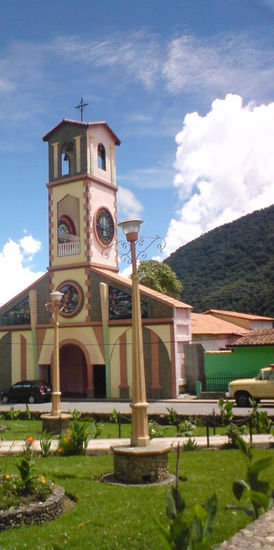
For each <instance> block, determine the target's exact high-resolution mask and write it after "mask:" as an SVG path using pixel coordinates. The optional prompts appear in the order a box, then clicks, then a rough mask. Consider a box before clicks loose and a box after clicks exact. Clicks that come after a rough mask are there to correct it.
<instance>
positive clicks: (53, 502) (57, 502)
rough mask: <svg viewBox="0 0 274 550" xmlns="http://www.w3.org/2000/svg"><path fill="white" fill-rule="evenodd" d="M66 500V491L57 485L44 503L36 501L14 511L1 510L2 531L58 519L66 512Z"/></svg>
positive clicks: (0, 529)
mask: <svg viewBox="0 0 274 550" xmlns="http://www.w3.org/2000/svg"><path fill="white" fill-rule="evenodd" d="M64 499H65V489H64V488H63V487H61V486H60V485H55V487H54V488H53V491H52V493H51V495H50V496H49V497H48V498H47V500H45V501H44V502H39V501H35V502H32V503H30V504H28V505H20V506H18V507H17V508H14V509H13V510H1V511H0V531H4V530H6V529H13V528H14V527H22V525H32V524H34V523H36V524H37V523H38V524H39V523H40V524H41V523H46V522H47V521H51V520H53V519H56V518H58V517H59V516H60V515H61V514H62V513H63V511H64Z"/></svg>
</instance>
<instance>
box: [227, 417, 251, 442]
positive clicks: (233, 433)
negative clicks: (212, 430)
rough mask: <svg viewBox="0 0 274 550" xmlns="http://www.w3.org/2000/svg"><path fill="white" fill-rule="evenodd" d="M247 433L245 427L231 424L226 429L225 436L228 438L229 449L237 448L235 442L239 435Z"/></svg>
mask: <svg viewBox="0 0 274 550" xmlns="http://www.w3.org/2000/svg"><path fill="white" fill-rule="evenodd" d="M246 432H247V429H246V426H244V425H242V426H237V424H234V423H233V422H231V423H230V424H229V425H228V427H227V429H226V435H227V437H228V446H229V447H234V448H236V447H238V444H237V440H238V437H240V436H241V435H244V434H245V433H246Z"/></svg>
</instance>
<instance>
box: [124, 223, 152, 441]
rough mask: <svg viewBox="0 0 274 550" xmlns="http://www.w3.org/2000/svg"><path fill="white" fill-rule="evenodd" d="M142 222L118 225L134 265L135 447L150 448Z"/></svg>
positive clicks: (133, 401)
mask: <svg viewBox="0 0 274 550" xmlns="http://www.w3.org/2000/svg"><path fill="white" fill-rule="evenodd" d="M141 223H143V222H142V220H125V221H124V222H121V223H119V224H118V225H119V226H120V227H121V228H122V230H123V232H124V234H125V236H126V239H127V241H128V243H129V244H130V253H131V264H132V403H131V405H130V406H131V409H132V435H131V446H132V447H146V446H147V445H149V442H150V438H149V435H148V417H147V408H148V403H147V400H146V385H145V368H144V350H143V331H142V316H141V302H140V291H139V281H138V274H137V262H136V241H138V233H139V229H140V225H141Z"/></svg>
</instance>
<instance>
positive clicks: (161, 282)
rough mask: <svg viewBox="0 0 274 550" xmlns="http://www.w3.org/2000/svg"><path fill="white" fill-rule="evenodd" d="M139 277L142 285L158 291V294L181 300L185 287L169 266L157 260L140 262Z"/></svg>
mask: <svg viewBox="0 0 274 550" xmlns="http://www.w3.org/2000/svg"><path fill="white" fill-rule="evenodd" d="M138 276H139V282H140V283H141V284H142V285H144V286H148V287H149V288H152V289H153V290H157V292H162V294H167V295H168V296H171V297H172V298H176V299H178V300H179V299H180V296H181V292H182V290H183V285H182V283H181V282H180V281H179V279H177V277H176V275H175V273H174V271H173V270H172V269H171V267H169V266H168V265H167V264H164V263H162V262H157V261H156V260H147V261H144V262H140V264H139V267H138Z"/></svg>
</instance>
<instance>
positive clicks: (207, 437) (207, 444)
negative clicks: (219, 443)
mask: <svg viewBox="0 0 274 550" xmlns="http://www.w3.org/2000/svg"><path fill="white" fill-rule="evenodd" d="M206 446H207V447H209V424H208V418H207V419H206Z"/></svg>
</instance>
